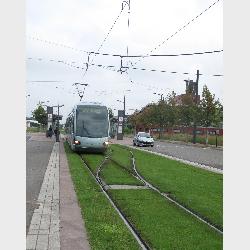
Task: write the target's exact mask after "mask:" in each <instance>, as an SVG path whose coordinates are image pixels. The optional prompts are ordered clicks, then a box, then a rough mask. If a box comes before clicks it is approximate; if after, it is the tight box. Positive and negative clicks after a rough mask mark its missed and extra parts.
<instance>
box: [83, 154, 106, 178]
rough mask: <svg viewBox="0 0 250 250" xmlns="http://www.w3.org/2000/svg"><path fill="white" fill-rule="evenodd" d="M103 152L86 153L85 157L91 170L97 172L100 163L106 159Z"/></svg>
mask: <svg viewBox="0 0 250 250" xmlns="http://www.w3.org/2000/svg"><path fill="white" fill-rule="evenodd" d="M104 156H105V155H103V154H87V153H86V154H84V155H83V158H84V160H85V161H86V162H87V164H88V166H89V167H90V168H91V171H92V172H93V173H94V174H96V172H97V169H98V167H99V165H100V164H101V163H102V161H103V160H104Z"/></svg>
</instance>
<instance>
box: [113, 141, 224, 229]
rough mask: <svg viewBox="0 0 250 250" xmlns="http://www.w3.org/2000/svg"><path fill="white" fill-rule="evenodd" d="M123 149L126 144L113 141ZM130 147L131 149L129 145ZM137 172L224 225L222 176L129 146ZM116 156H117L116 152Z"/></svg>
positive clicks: (210, 219) (221, 226)
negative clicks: (122, 144)
mask: <svg viewBox="0 0 250 250" xmlns="http://www.w3.org/2000/svg"><path fill="white" fill-rule="evenodd" d="M112 147H114V148H117V147H119V148H120V151H117V150H116V152H120V154H122V150H123V151H126V149H125V148H126V147H124V146H120V145H112ZM130 150H131V149H130ZM132 151H133V154H134V157H135V160H136V162H135V163H136V167H137V170H138V171H139V173H140V174H141V175H142V176H143V177H144V178H145V179H146V180H147V181H148V182H150V183H151V184H153V185H154V186H156V187H157V188H158V189H159V190H161V192H165V193H168V194H169V195H170V197H171V198H173V199H175V200H176V201H178V202H179V203H181V204H182V205H184V206H185V207H187V208H189V209H191V210H192V211H194V212H196V213H197V214H199V215H200V216H201V217H203V218H205V219H207V220H208V221H210V222H211V223H212V224H214V225H216V226H217V227H219V228H220V229H222V228H223V176H222V175H221V174H217V173H212V172H209V171H206V170H203V169H199V168H195V167H193V166H190V165H186V164H184V163H181V162H178V161H174V160H171V159H167V158H165V157H162V156H158V155H154V154H150V153H147V152H142V151H140V150H137V149H132ZM116 157H119V156H116Z"/></svg>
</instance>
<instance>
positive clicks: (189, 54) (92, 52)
mask: <svg viewBox="0 0 250 250" xmlns="http://www.w3.org/2000/svg"><path fill="white" fill-rule="evenodd" d="M39 40H41V41H43V40H42V39H39ZM64 47H69V46H66V45H65V46H64ZM75 50H78V51H79V52H84V53H87V54H93V55H94V54H95V55H101V56H113V57H123V58H133V57H134V58H136V57H143V58H146V57H178V56H195V55H205V54H214V53H221V52H223V49H220V50H211V51H201V52H189V53H188V52H185V53H177V54H147V55H122V54H111V53H100V52H96V51H86V50H82V49H75ZM28 59H29V58H28Z"/></svg>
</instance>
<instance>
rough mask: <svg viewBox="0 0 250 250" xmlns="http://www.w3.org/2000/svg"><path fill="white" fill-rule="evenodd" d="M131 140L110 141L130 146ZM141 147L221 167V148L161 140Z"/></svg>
mask: <svg viewBox="0 0 250 250" xmlns="http://www.w3.org/2000/svg"><path fill="white" fill-rule="evenodd" d="M132 140H133V139H132V138H124V140H119V141H117V140H112V141H113V142H114V143H120V144H124V145H130V146H132V144H133V142H132ZM143 149H146V150H149V151H153V152H157V153H161V154H166V155H169V156H173V157H176V158H180V159H183V160H188V161H191V162H196V163H199V164H204V165H207V166H210V167H214V168H218V169H223V150H221V149H216V148H210V147H199V146H192V145H185V144H179V143H169V142H161V141H155V145H154V147H143Z"/></svg>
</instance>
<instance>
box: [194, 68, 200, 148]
mask: <svg viewBox="0 0 250 250" xmlns="http://www.w3.org/2000/svg"><path fill="white" fill-rule="evenodd" d="M198 82H199V70H197V73H196V82H195V105H196V108H197V106H198ZM196 128H197V125H196V117H195V119H194V129H193V143H194V144H195V143H196Z"/></svg>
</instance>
